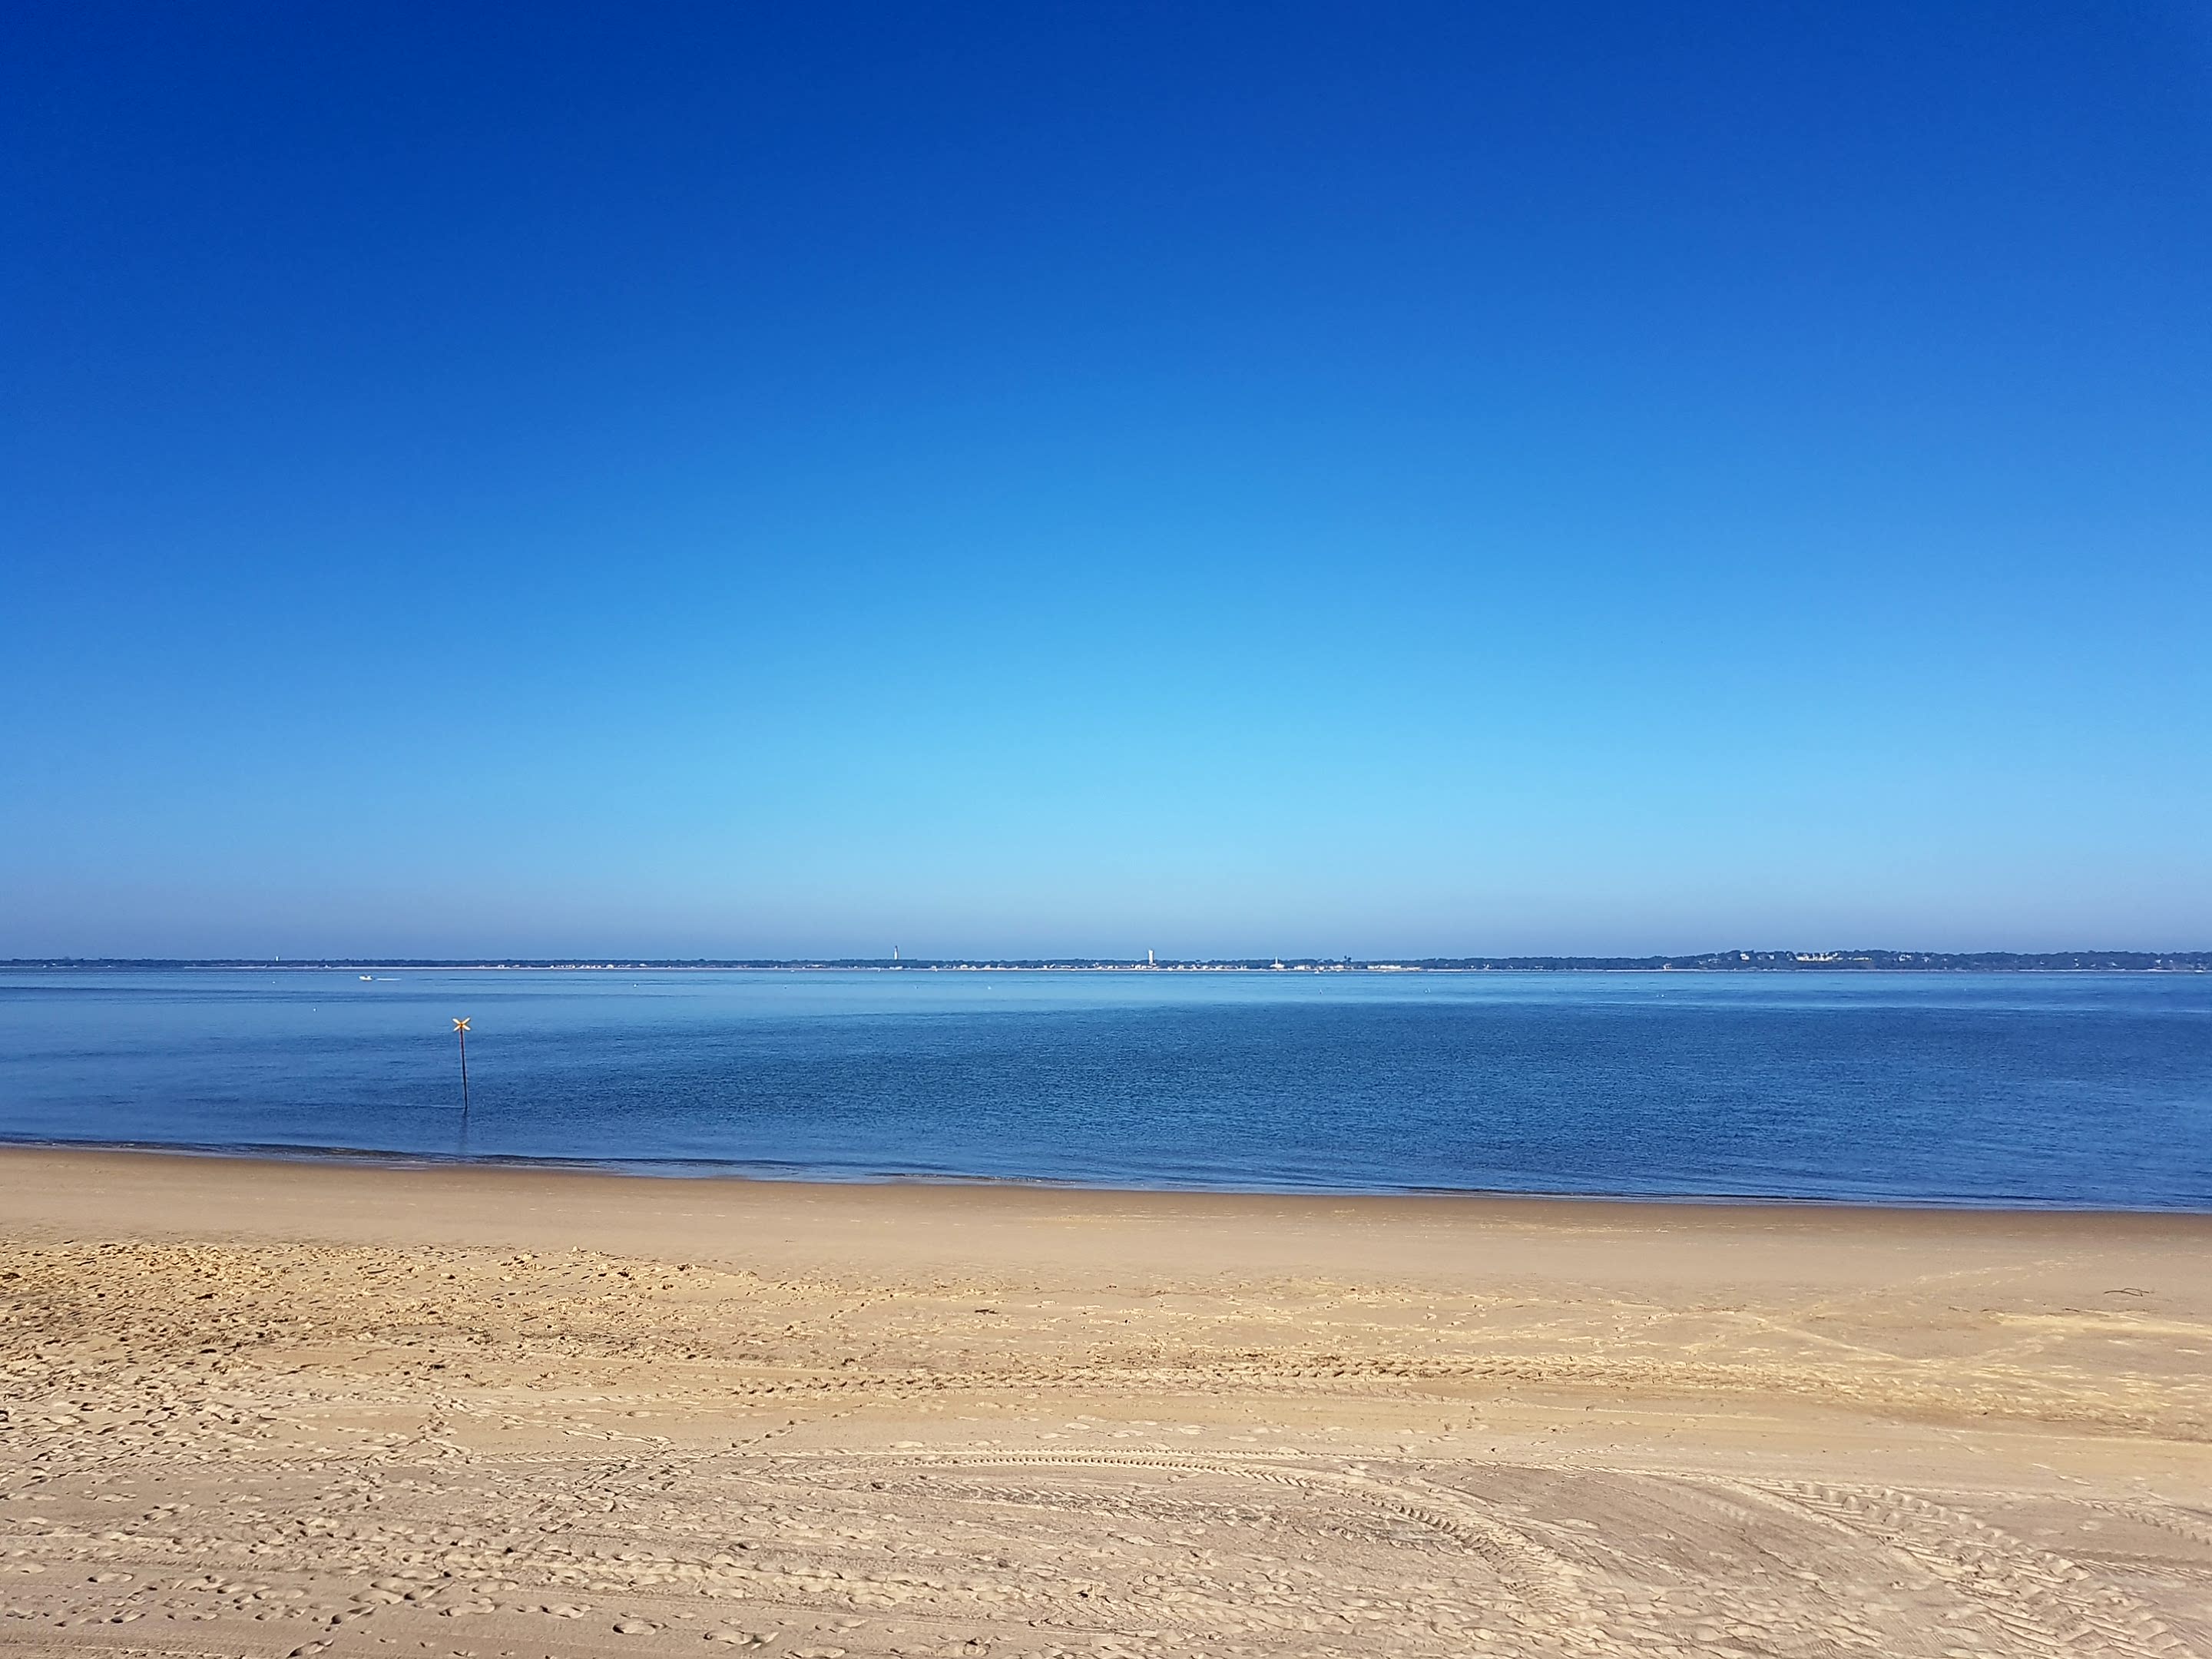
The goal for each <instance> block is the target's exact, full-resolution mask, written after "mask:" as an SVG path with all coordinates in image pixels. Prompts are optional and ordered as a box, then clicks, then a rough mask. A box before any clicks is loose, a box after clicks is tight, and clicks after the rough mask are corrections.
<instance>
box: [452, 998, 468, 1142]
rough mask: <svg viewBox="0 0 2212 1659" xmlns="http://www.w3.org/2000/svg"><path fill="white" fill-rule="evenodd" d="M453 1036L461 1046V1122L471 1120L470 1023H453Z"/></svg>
mask: <svg viewBox="0 0 2212 1659" xmlns="http://www.w3.org/2000/svg"><path fill="white" fill-rule="evenodd" d="M453 1035H454V1036H456V1037H458V1038H459V1039H460V1044H461V1121H462V1122H464V1123H465V1122H467V1121H468V1118H469V1023H468V1021H466V1020H465V1019H456V1020H455V1021H454V1022H453Z"/></svg>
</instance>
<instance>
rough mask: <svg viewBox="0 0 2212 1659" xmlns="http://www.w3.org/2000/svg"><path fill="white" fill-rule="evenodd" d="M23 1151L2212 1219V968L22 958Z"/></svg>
mask: <svg viewBox="0 0 2212 1659" xmlns="http://www.w3.org/2000/svg"><path fill="white" fill-rule="evenodd" d="M456 1014H465V1015H467V1016H468V1017H469V1018H471V1021H472V1022H473V1024H472V1027H471V1033H470V1040H469V1071H470V1082H471V1111H470V1113H469V1115H468V1119H467V1121H466V1123H465V1124H464V1123H463V1121H462V1119H461V1114H460V1109H459V1108H460V1097H459V1083H458V1076H457V1066H456V1064H455V1054H454V1047H453V1036H452V1034H451V1026H450V1016H453V1015H456ZM0 1138H4V1139H14V1140H58V1141H73V1142H106V1143H137V1144H152V1145H159V1146H197V1147H231V1148H237V1147H258V1148H268V1149H289V1150H294V1151H301V1152H313V1151H357V1152H382V1153H397V1154H406V1155H415V1156H427V1157H437V1158H450V1157H456V1156H465V1157H470V1158H521V1159H532V1160H582V1161H587V1162H592V1163H601V1164H615V1165H619V1166H623V1167H629V1168H635V1169H646V1170H658V1171H665V1172H670V1173H687V1172H688V1173H715V1172H727V1173H744V1174H752V1175H774V1176H817V1177H829V1178H849V1179H871V1178H884V1177H896V1176H907V1177H923V1178H930V1177H958V1176H969V1177H984V1178H991V1179H1006V1180H1021V1181H1050V1182H1085V1183H1101V1184H1109V1185H1116V1186H1160V1187H1206V1188H1279V1189H1326V1190H1348V1191H1401V1190H1407V1189H1424V1188H1429V1189H1434V1188H1444V1189H1457V1190H1487V1191H1513V1192H1553V1193H1584V1194H1607V1193H1609V1194H1642V1195H1669V1196H1679V1197H1692V1196H1770V1197H1788V1198H1802V1199H1844V1200H1881V1201H1895V1202H1909V1203H1940V1204H2037V1205H2074V1206H2118V1207H2125V1208H2133V1209H2176V1208H2179V1209H2200V1210H2201V1209H2212V976H2198V975H1985V976H1984V975H1911V974H1900V975H1875V974H1837V975H1825V974H1823V975H1811V974H1808V975H1658V974H1622V975H1610V974H1574V975H1533V974H1532V975H1511V974H1481V975H1348V974H1347V975H1304V974H1297V975H1292V974H1281V975H1277V974H1265V973H1261V974H1233V975H1184V974H1158V975H1146V974H1127V973H1124V974H1054V975H1043V974H957V975H955V974H943V973H939V974H929V973H919V972H907V973H874V974H867V973H863V974H830V973H823V974H793V973H757V974H747V973H647V974H640V973H577V972H557V973H555V972H545V973H532V972H519V971H500V972H482V971H480V972H465V973H456V972H390V973H386V974H381V975H378V976H377V977H376V978H375V979H374V981H362V980H361V979H359V978H358V977H357V976H356V974H355V973H353V972H346V973H337V972H330V971H309V972H289V971H238V972H227V971H216V970H198V971H192V972H185V973H168V974H123V973H92V972H77V973H43V974H10V975H0Z"/></svg>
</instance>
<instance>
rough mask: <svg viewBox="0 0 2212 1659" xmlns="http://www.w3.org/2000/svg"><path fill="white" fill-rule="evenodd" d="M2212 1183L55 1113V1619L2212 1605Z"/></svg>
mask: <svg viewBox="0 0 2212 1659" xmlns="http://www.w3.org/2000/svg"><path fill="white" fill-rule="evenodd" d="M2208 1268H2212V1217H2171V1218H2154V1217H2141V1216H2136V1217H2127V1216H2085V1215H2075V1216H2066V1215H2033V1216H2030V1215H1998V1214H1957V1213H1933V1212H1876V1211H1848V1210H1832V1209H1819V1210H1813V1209H1782V1208H1772V1207H1734V1208H1729V1207H1712V1206H1648V1205H1629V1204H1596V1203H1589V1204H1585V1203H1553V1202H1516V1201H1512V1200H1457V1199H1364V1200H1337V1199H1279V1198H1252V1197H1233V1196H1182V1195H1161V1194H1099V1193H1066V1192H1049V1191H1037V1190H1028V1189H1005V1188H927V1187H904V1188H890V1187H874V1188H836V1187H822V1186H797V1185H791V1186H783V1185H774V1184H749V1183H743V1182H651V1181H641V1180H626V1179H620V1178H615V1177H609V1176H586V1175H562V1174H549V1173H544V1172H538V1171H522V1170H516V1171H488V1170H382V1169H350V1168H332V1167H315V1166H309V1165H286V1164H251V1163H233V1162H224V1161H217V1160H212V1159H192V1158H163V1157H155V1156H131V1155H125V1154H112V1155H109V1154H100V1155H94V1154H81V1153H73V1152H31V1151H22V1152H7V1153H4V1154H0V1407H4V1411H5V1415H4V1420H0V1613H4V1615H5V1616H4V1617H0V1645H4V1646H6V1647H9V1648H10V1649H12V1650H19V1651H25V1652H52V1653H72V1654H90V1653H100V1654H109V1653H117V1654H120V1653H133V1654H178V1655H202V1654H225V1655H257V1656H259V1655H268V1656H276V1655H287V1654H311V1653H329V1654H331V1655H333V1656H337V1655H356V1654H358V1655H372V1654H374V1655H419V1654H422V1653H426V1652H427V1653H431V1654H435V1655H441V1656H448V1655H456V1654H462V1655H483V1656H487V1659H490V1656H515V1659H538V1656H544V1655H553V1656H560V1659H568V1656H575V1655H585V1654H594V1655H596V1654H638V1655H647V1654H662V1653H675V1654H702V1653H706V1654H712V1653H716V1652H720V1651H723V1650H758V1651H764V1652H766V1653H768V1654H771V1655H775V1656H783V1655H798V1656H805V1655H810V1654H811V1655H815V1656H835V1655H839V1654H843V1655H848V1656H853V1659H860V1656H866V1655H878V1654H932V1655H951V1654H972V1655H983V1654H988V1655H994V1656H1013V1655H1062V1654H1079V1655H1086V1656H1114V1655H1139V1654H1196V1655H1212V1654H1222V1655H1228V1654H1252V1655H1270V1656H1273V1655H1290V1654H1298V1655H1306V1654H1315V1655H1320V1654H1344V1655H1355V1654H1357V1655H1381V1654H1407V1655H1437V1656H1443V1655H1451V1656H1463V1655H1468V1654H1513V1653H1554V1652H1561V1653H1578V1654H1601V1653H1613V1652H1627V1653H1636V1654H1700V1655H1704V1654H1821V1655H1834V1654H1842V1653H1854V1652H1857V1653H1867V1654H1879V1655H1930V1656H1936V1655H1943V1656H1949V1655H1969V1654H1974V1655H1978V1654H2021V1655H2037V1656H2040V1655H2047V1654H2104V1653H2112V1654H2128V1655H2166V1656H2182V1655H2186V1654H2191V1653H2194V1654H2197V1655H2199V1656H2212V1271H2208Z"/></svg>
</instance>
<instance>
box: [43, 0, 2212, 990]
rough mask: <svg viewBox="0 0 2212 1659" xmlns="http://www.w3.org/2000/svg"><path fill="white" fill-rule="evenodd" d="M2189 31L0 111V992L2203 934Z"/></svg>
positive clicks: (436, 69)
mask: <svg viewBox="0 0 2212 1659" xmlns="http://www.w3.org/2000/svg"><path fill="white" fill-rule="evenodd" d="M2208 18H2212V13H2207V12H2206V11H2205V10H2204V9H2203V8H2202V7H2201V6H2199V5H2197V4H2196V3H2193V0H2175V3H2172V4H2147V3H2130V0H2112V3H2097V4H2081V3H2065V4H2053V3H2042V0H2002V3H1988V4H1938V5H1933V6H1931V5H1928V4H1925V3H1909V4H1905V3H1899V4H1887V3H1871V4H1863V5H1833V4H1824V5H1811V4H1802V5H1800V4H1764V3H1753V0H1741V3H1728V4H1701V3H1694V0H1692V3H1686V4H1681V5H1671V4H1670V5H1651V4H1646V3H1640V0H1639V3H1632V4H1621V5H1617V6H1614V5H1576V4H1559V3H1548V0H1547V3H1527V4H1516V5H1479V4H1469V3H1449V4H1437V5H1423V4H1386V5H1381V6H1376V5H1352V4H1348V3H1347V4H1339V5H1327V6H1311V5H1297V4H1290V5H1266V6H1261V5H1222V6H1206V5H1189V4H1182V3H1176V4H1157V5H1155V4H1141V3H1140V4H1127V3H1115V4H1111V5H1097V6H1083V5H1059V4H1054V5H1046V6H1032V5H1018V4H1011V3H1009V4H1002V5H951V6H944V7H938V6H915V5H905V4H888V3H886V4H882V5H871V6H850V5H841V4H836V3H826V4H806V5H798V6H768V5H758V6H755V5H745V6H738V5H725V4H702V5H697V6H684V5H661V4H652V3H647V4H620V5H617V4H611V3H609V4H602V5H595V6H588V7H586V6H563V5H558V4H550V3H544V4H532V5H527V6H524V5H514V6H511V7H495V6H483V5H474V6H471V5H466V4H462V5H454V4H449V3H442V0H441V3H439V4H435V5H428V4H425V5H404V4H394V5H378V6H369V7H343V8H340V7H328V6H319V5H305V6H302V5H296V4H277V3H270V4H267V5H261V6H240V5H228V4H216V3H210V4H202V5H191V6H172V5H155V4H151V3H147V4H140V5H133V6H115V5H108V4H101V3H96V0H94V3H88V0H23V3H19V4H17V5H15V6H14V7H12V8H10V9H9V15H8V18H7V21H6V22H5V24H4V26H0V28H3V29H4V38H5V47H4V52H0V61H4V64H5V68H4V70H0V150H3V151H4V154H3V155H0V184H4V203H0V331H4V332H3V333H0V343H4V351H5V363H4V380H5V385H6V387H7V392H6V398H5V404H4V414H0V768H4V776H3V777H0V955H15V954H30V953H45V952H56V951H74V952H78V953H84V954H106V953H113V954H142V953H143V954H194V955H197V954H234V953H235V954H250V955H266V954H270V953H271V952H282V953H283V954H285V955H288V956H289V955H305V954H310V953H320V952H364V953H385V952H392V953H428V954H435V955H471V954H476V953H478V952H515V953H525V952H529V953H566V952H571V951H586V952H597V951H622V952H633V951H635V952H649V953H653V954H664V953H665V954H682V955H693V954H709V955H724V954H729V955H755V954H772V955H781V954H787V953H813V952H823V953H847V952H850V953H856V954H882V953H885V952H888V951H889V949H890V945H892V944H893V943H894V942H896V943H897V944H899V945H902V946H904V947H905V949H906V951H907V952H908V954H909V955H914V954H921V953H973V954H1018V953H1027V952H1032V951H1101V952H1111V953H1115V954H1129V953H1137V952H1141V951H1144V950H1145V949H1146V948H1147V947H1152V948H1156V949H1158V951H1161V952H1162V953H1163V954H1169V953H1175V954H1178V955H1181V954H1213V953H1223V954H1245V953H1256V952H1272V951H1282V952H1286V953H1287V952H1293V951H1295V952H1299V953H1306V952H1318V953H1328V954H1337V953H1340V952H1345V953H1352V954H1389V953H1398V952H1415V951H1450V952H1455V953H1456V952H1462V951H1464V952H1489V951H1522V950H1540V951H1601V950H1603V951H1611V950H1630V951H1642V950H1652V949H1663V950H1690V949H1700V948H1705V947H1709V946H1721V945H1739V944H1741V945H1800V946H1813V945H1825V944H1831V943H1848V944H1883V945H1899V946H1904V947H1907V948H1911V947H1916V946H1918V947H1929V948H1941V947H1946V946H1954V947H1969V946H1991V947H2016V948H2039V947H2053V946H2061V945H2106V946H2124V945H2137V946H2141V945H2164V946H2172V947H2204V946H2207V945H2212V874H2208V870H2212V852H2208V848H2212V301H2208V295H2212V183H2208V181H2212V23H2209V22H2208V21H2207V20H2208Z"/></svg>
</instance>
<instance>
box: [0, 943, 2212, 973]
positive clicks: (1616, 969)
mask: <svg viewBox="0 0 2212 1659" xmlns="http://www.w3.org/2000/svg"><path fill="white" fill-rule="evenodd" d="M186 968H231V969H252V968H260V969H283V971H286V972H305V971H310V970H313V969H346V970H348V971H352V970H356V969H362V968H375V969H457V968H467V969H556V970H565V971H569V972H577V973H586V972H598V973H612V972H625V973H630V972H645V971H655V970H686V969H689V970H694V971H696V970H714V969H720V970H723V971H730V970H733V969H750V970H755V971H759V972H786V973H799V972H813V973H821V972H827V971H842V972H869V971H882V970H888V969H899V970H900V971H902V972H909V973H963V974H994V973H1182V974H1192V973H1201V974H1243V973H1279V974H1280V973H1292V974H1346V973H1351V974H1445V973H1451V974H1468V973H1518V974H1526V973H1800V972H1808V971H1809V972H1828V973H1835V972H1867V971H1870V970H1871V971H1876V972H1888V973H1899V972H1903V973H2105V974H2112V973H2185V974H2187V973H2194V974H2202V973H2212V951H1708V952H1706V953H1705V954H1704V955H1701V956H1688V957H1404V958H1401V959H1397V960H1394V961H1369V960H1364V959H1361V958H1358V957H1292V958H1290V959H1288V960H1285V958H1283V957H1249V958H1245V957H1212V958H1206V959H1203V960H1195V959H1194V960H1187V961H1166V962H1163V961H1161V960H1159V958H1158V957H1157V956H1156V955H1155V953H1154V952H1152V951H1149V950H1148V951H1146V952H1145V957H1144V960H1143V961H1141V962H1139V961H1138V960H1136V959H1135V958H1133V957H1128V958H1121V957H1019V958H1009V959H1003V960H1001V959H970V958H946V959H939V960H934V961H933V960H927V959H921V958H916V957H902V955H901V954H900V951H899V949H898V947H897V946H896V945H894V946H893V947H892V950H891V954H890V957H823V958H819V959H816V958H788V957H777V958H728V959H710V958H704V957H700V958H687V959H674V958H665V957H664V958H631V959H627V960H625V959H622V958H609V959H605V960H602V959H597V958H593V959H590V960H586V959H584V958H581V957H530V958H524V957H486V958H479V959H475V960H451V961H447V960H430V959H427V958H414V957H408V958H398V959H386V958H376V959H368V958H358V957H327V958H300V957H295V958H294V959H293V960H291V961H289V962H286V961H283V960H282V959H281V958H250V959H249V958H240V957H223V958H215V957H206V958H168V957H164V958H144V957H17V958H15V959H14V960H11V961H4V962H0V972H5V971H11V970H12V971H15V972H19V973H21V972H32V971H42V970H50V969H83V970H88V971H96V970H110V971H126V970H136V971H138V972H142V973H143V972H148V971H155V970H169V969H186Z"/></svg>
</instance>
